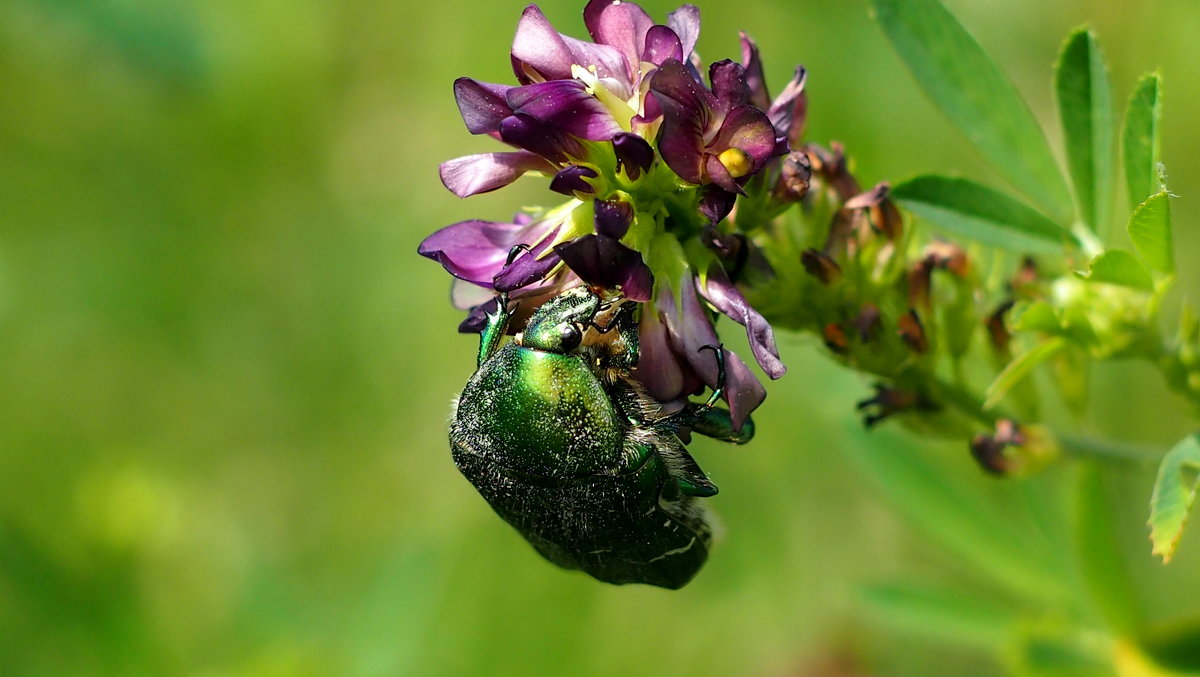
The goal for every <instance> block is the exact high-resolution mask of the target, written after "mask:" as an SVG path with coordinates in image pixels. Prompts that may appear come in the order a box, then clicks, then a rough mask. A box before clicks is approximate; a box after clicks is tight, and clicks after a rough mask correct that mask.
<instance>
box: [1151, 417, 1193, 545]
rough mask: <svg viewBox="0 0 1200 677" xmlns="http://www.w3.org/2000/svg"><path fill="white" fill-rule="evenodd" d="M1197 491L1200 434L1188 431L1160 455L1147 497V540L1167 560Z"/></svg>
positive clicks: (1177, 539) (1181, 533) (1185, 521)
mask: <svg viewBox="0 0 1200 677" xmlns="http://www.w3.org/2000/svg"><path fill="white" fill-rule="evenodd" d="M1197 493H1200V435H1188V436H1187V437H1185V438H1183V440H1182V441H1180V442H1179V444H1176V445H1175V447H1174V448H1172V449H1171V451H1169V452H1167V455H1166V456H1164V457H1163V460H1162V464H1161V465H1159V467H1158V478H1157V479H1156V480H1155V482H1154V493H1153V494H1152V495H1151V497H1150V541H1151V543H1152V544H1153V546H1154V548H1153V552H1154V554H1155V555H1159V556H1160V557H1162V558H1163V562H1169V561H1171V558H1172V557H1173V556H1174V555H1175V549H1176V548H1177V547H1178V546H1179V539H1180V537H1181V536H1182V535H1183V527H1184V525H1185V524H1187V519H1188V511H1189V510H1191V508H1192V504H1193V503H1195V501H1196V494H1197Z"/></svg>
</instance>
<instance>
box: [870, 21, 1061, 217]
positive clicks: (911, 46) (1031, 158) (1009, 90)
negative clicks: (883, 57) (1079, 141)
mask: <svg viewBox="0 0 1200 677" xmlns="http://www.w3.org/2000/svg"><path fill="white" fill-rule="evenodd" d="M872 5H873V6H874V8H875V15H876V16H877V17H878V19H879V24H880V26H881V27H882V28H883V31H884V33H885V34H886V35H887V37H888V39H889V40H890V41H891V43H892V47H894V48H895V49H896V52H898V53H899V54H900V58H902V59H903V60H904V61H905V63H906V64H907V65H908V67H909V69H910V70H911V71H912V73H913V76H914V77H915V78H916V79H917V82H918V83H919V84H920V85H921V87H922V88H923V89H924V90H925V94H926V95H928V96H929V98H930V99H932V100H933V102H934V103H935V104H936V105H937V106H938V108H940V109H941V110H942V112H943V113H944V114H945V115H946V117H948V118H949V119H950V121H951V122H952V123H954V125H956V126H957V127H958V128H959V129H960V130H961V131H962V132H963V133H964V134H965V135H966V136H967V139H968V140H970V141H971V143H972V144H974V145H975V147H976V149H978V150H979V152H980V154H981V155H983V157H984V158H985V159H987V160H988V161H989V162H990V163H991V164H992V165H993V166H994V167H995V168H996V170H997V171H999V172H1000V173H1001V174H1002V175H1003V176H1004V177H1005V178H1007V179H1008V180H1009V181H1010V182H1011V183H1012V185H1013V186H1015V187H1016V188H1017V189H1018V190H1020V191H1021V192H1022V193H1023V194H1025V195H1026V196H1028V197H1029V198H1030V199H1031V200H1033V201H1034V203H1036V204H1038V205H1039V206H1041V207H1042V208H1043V209H1044V210H1046V213H1048V214H1051V215H1053V216H1054V217H1056V218H1059V219H1060V220H1061V219H1062V218H1064V217H1065V216H1066V214H1067V213H1068V212H1069V204H1070V198H1069V196H1068V195H1067V188H1066V185H1065V183H1064V182H1063V178H1062V174H1060V173H1059V170H1058V166H1057V165H1056V164H1055V162H1054V156H1053V154H1052V153H1051V152H1050V146H1049V145H1048V144H1047V143H1046V137H1045V136H1044V135H1043V134H1042V130H1041V128H1040V127H1039V126H1038V123H1037V120H1036V119H1034V117H1033V114H1032V113H1031V112H1030V110H1029V106H1028V105H1027V104H1026V103H1025V101H1024V100H1023V99H1022V98H1021V95H1020V94H1018V93H1017V90H1016V88H1015V87H1013V85H1012V83H1011V82H1010V81H1009V80H1008V78H1007V77H1005V76H1004V74H1003V73H1002V72H1001V71H1000V69H999V68H998V67H997V66H996V64H995V63H994V62H993V61H992V60H991V59H990V58H988V56H987V54H985V53H984V51H983V49H982V48H980V46H979V44H978V43H977V42H975V39H974V38H972V37H971V35H970V34H969V33H967V31H966V29H964V28H963V27H962V24H960V23H958V20H957V19H955V18H954V16H953V15H952V14H950V12H949V11H948V10H947V9H946V8H945V7H944V6H943V5H942V3H941V2H939V0H872Z"/></svg>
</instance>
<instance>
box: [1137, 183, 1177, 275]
mask: <svg viewBox="0 0 1200 677" xmlns="http://www.w3.org/2000/svg"><path fill="white" fill-rule="evenodd" d="M1128 229H1129V237H1130V239H1132V240H1133V246H1135V247H1137V250H1138V253H1139V254H1141V255H1142V258H1143V259H1145V261H1146V264H1147V265H1149V266H1150V268H1151V269H1153V270H1156V271H1158V272H1160V273H1172V272H1174V271H1175V247H1174V245H1173V244H1172V237H1171V202H1170V195H1169V194H1168V193H1167V191H1166V190H1165V189H1164V190H1161V191H1159V192H1157V193H1155V194H1154V195H1152V196H1151V197H1149V198H1148V199H1147V200H1146V201H1145V202H1143V203H1141V204H1140V205H1138V207H1137V209H1135V210H1134V212H1133V215H1132V216H1130V217H1129V226H1128Z"/></svg>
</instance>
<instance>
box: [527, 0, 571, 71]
mask: <svg viewBox="0 0 1200 677" xmlns="http://www.w3.org/2000/svg"><path fill="white" fill-rule="evenodd" d="M512 59H513V71H514V72H515V74H516V76H517V80H519V81H521V83H522V84H528V83H529V82H531V80H530V77H529V74H528V73H527V72H525V69H524V68H522V66H528V67H531V68H532V69H533V70H534V71H536V72H537V73H538V74H539V75H541V76H542V78H543V79H545V80H570V79H571V64H572V63H573V62H574V56H573V55H572V54H571V49H570V48H569V47H567V43H566V41H564V40H563V36H562V35H559V33H558V31H556V30H554V26H551V25H550V21H549V20H547V19H546V15H544V14H542V10H540V9H538V6H537V5H530V6H528V7H526V8H525V11H524V12H522V13H521V21H520V22H518V23H517V34H516V36H515V37H514V38H513V44H512ZM580 65H582V64H580Z"/></svg>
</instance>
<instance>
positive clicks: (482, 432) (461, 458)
mask: <svg viewBox="0 0 1200 677" xmlns="http://www.w3.org/2000/svg"><path fill="white" fill-rule="evenodd" d="M637 306H638V304H636V303H633V302H630V301H626V302H624V303H620V304H617V303H616V302H615V301H614V302H604V301H603V300H602V299H601V298H600V297H599V296H597V295H596V294H595V293H594V292H592V291H591V290H590V289H588V288H587V287H577V288H575V289H571V290H569V291H567V292H565V293H563V294H561V295H559V296H557V297H555V298H553V299H551V300H549V301H547V302H546V303H544V304H543V305H542V306H541V307H540V308H538V310H536V311H535V312H534V313H533V314H532V316H530V318H529V321H528V323H527V324H526V327H525V331H524V332H523V333H521V334H519V335H518V336H517V337H516V338H515V339H514V340H513V341H510V342H509V343H508V344H506V345H504V347H500V343H501V339H502V338H503V336H504V334H505V332H506V330H507V328H508V324H509V320H510V318H511V316H512V311H510V310H509V308H508V299H507V297H506V296H505V295H501V297H500V300H499V306H498V309H497V311H496V312H495V313H494V314H491V315H489V316H488V322H487V326H486V328H485V329H484V331H483V333H482V334H481V338H480V348H479V364H478V369H477V370H476V372H475V374H474V375H473V376H472V377H471V380H470V381H468V382H467V386H466V388H465V389H464V390H463V392H462V395H461V396H459V399H458V403H457V407H456V411H455V414H454V422H453V423H452V424H451V426H450V445H451V448H452V451H453V456H454V462H455V463H456V464H457V465H458V468H459V470H461V471H462V473H463V475H465V476H466V477H467V479H469V480H470V481H471V483H472V484H474V485H475V488H476V489H478V490H479V493H480V494H482V495H483V497H484V498H485V499H487V501H488V503H490V504H491V505H492V508H493V509H495V511H496V512H497V513H498V514H499V515H500V517H502V518H503V519H504V520H505V521H506V522H508V523H509V524H511V525H512V526H513V527H515V528H516V529H517V531H519V532H521V534H522V535H523V536H524V537H525V538H526V539H527V540H528V541H529V542H530V543H531V544H532V545H533V547H534V548H536V549H537V551H538V552H540V553H541V554H542V555H543V556H545V557H546V559H548V560H550V561H551V562H554V563H555V564H557V565H559V566H562V567H565V568H568V569H582V570H583V571H585V572H587V573H588V574H590V575H592V576H594V577H595V578H598V579H600V580H602V581H606V582H609V583H616V584H621V583H646V584H649V585H657V586H661V587H664V588H679V587H682V586H683V585H684V584H686V583H687V582H688V581H689V580H691V578H692V577H693V576H694V575H695V574H696V572H697V571H699V570H700V567H701V566H703V564H704V561H705V559H707V557H708V548H709V545H710V543H711V540H712V525H711V523H710V521H709V518H708V516H707V514H706V510H705V507H704V506H703V505H702V504H701V503H700V501H699V500H698V498H700V497H708V496H712V495H714V494H716V493H717V488H716V486H714V485H713V483H712V482H710V481H709V479H708V478H707V477H706V476H705V474H704V471H702V470H701V469H700V466H699V465H697V464H696V461H695V460H694V459H693V458H692V457H691V455H690V454H688V452H687V451H686V450H685V449H684V447H683V444H682V443H681V442H680V440H679V437H678V436H677V432H678V431H680V430H681V429H684V428H686V429H690V430H692V431H694V432H698V433H701V434H704V435H707V436H710V437H715V438H718V439H721V440H724V441H728V442H733V443H737V444H740V443H744V442H747V441H749V439H750V437H751V436H752V435H753V434H754V427H753V424H752V423H751V422H750V421H747V422H746V424H745V425H744V426H743V427H742V429H741V430H740V431H734V430H733V426H732V424H731V421H730V418H729V413H728V412H727V411H725V410H724V409H717V408H714V407H713V404H714V403H715V402H716V401H717V399H718V397H719V396H720V394H721V387H722V386H723V384H724V368H723V365H721V364H720V359H721V358H720V356H721V352H720V350H719V348H718V347H717V346H705V347H706V348H712V349H713V353H714V354H715V355H716V356H717V360H718V363H719V366H720V367H721V378H720V380H719V382H718V388H717V390H716V391H715V392H714V393H713V394H712V396H711V397H710V398H709V399H708V401H707V402H705V403H703V404H692V403H689V404H688V405H687V406H685V407H684V408H683V409H681V410H679V411H677V412H675V413H672V414H663V413H662V411H661V409H660V406H659V404H658V402H656V401H654V400H653V399H652V398H650V397H649V396H648V395H647V394H646V392H645V390H644V389H643V388H642V386H641V385H640V384H639V383H638V382H637V381H636V380H634V379H633V378H632V375H631V369H633V368H634V367H635V366H636V363H637V355H638V346H637V334H638V332H637V328H638V325H637V322H636V321H635V320H634V315H635V313H636V309H637ZM604 319H607V322H605V324H604V325H603V326H601V325H600V324H598V322H597V321H598V320H604Z"/></svg>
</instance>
